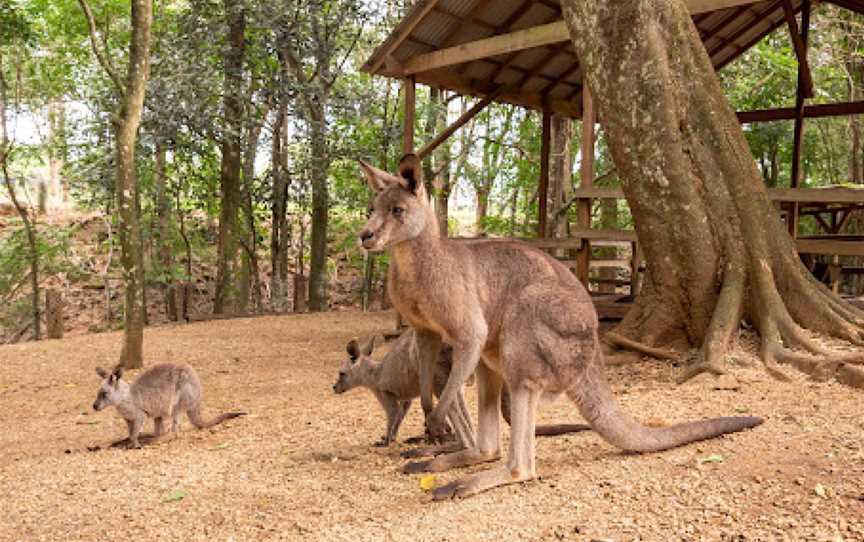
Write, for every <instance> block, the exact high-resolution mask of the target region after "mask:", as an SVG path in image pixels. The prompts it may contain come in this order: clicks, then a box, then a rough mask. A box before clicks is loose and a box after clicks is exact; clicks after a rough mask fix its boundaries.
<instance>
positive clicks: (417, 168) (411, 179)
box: [399, 154, 425, 195]
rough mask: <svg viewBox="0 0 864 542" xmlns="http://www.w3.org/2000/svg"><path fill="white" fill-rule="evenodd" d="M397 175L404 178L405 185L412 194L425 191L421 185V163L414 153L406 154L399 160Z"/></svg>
mask: <svg viewBox="0 0 864 542" xmlns="http://www.w3.org/2000/svg"><path fill="white" fill-rule="evenodd" d="M399 176H400V177H402V178H403V179H404V183H405V187H406V188H408V190H409V191H410V192H411V193H412V194H414V195H417V194H420V193H421V192H424V193H425V187H424V186H423V164H422V163H421V162H420V158H419V157H418V156H417V155H416V154H406V155H405V156H403V157H402V160H399Z"/></svg>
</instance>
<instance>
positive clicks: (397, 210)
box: [390, 207, 405, 218]
mask: <svg viewBox="0 0 864 542" xmlns="http://www.w3.org/2000/svg"><path fill="white" fill-rule="evenodd" d="M390 212H391V213H392V214H393V216H395V217H396V218H399V217H400V216H402V213H404V212H405V209H403V208H402V207H392V208H391V209H390Z"/></svg>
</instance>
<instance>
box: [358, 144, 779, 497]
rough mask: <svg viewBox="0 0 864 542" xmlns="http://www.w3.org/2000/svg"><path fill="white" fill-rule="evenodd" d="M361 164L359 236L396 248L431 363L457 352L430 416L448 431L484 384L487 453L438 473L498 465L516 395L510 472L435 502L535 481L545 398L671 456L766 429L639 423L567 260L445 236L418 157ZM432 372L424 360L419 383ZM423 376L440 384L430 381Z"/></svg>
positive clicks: (471, 480)
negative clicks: (457, 408)
mask: <svg viewBox="0 0 864 542" xmlns="http://www.w3.org/2000/svg"><path fill="white" fill-rule="evenodd" d="M361 166H362V168H363V170H364V173H365V174H366V178H367V181H368V183H369V185H370V187H371V188H372V189H373V190H375V191H376V192H377V196H376V198H375V203H374V211H373V214H372V215H371V217H370V218H369V220H368V222H367V223H366V226H365V228H364V230H363V231H362V232H361V234H360V239H361V242H362V244H363V246H364V247H365V248H366V249H368V250H384V249H387V250H389V251H390V254H391V264H390V271H389V277H388V281H387V284H388V288H389V293H390V298H391V300H392V301H393V304H394V305H395V307H396V308H397V309H398V310H399V312H400V313H401V314H402V315H403V316H404V317H405V318H406V319H407V321H408V322H409V323H410V324H411V325H412V326H413V327H414V328H415V329H416V333H417V342H418V349H419V351H420V352H421V353H422V354H423V356H424V358H425V357H427V356H428V357H431V356H432V355H437V353H438V350H439V349H440V346H441V343H442V341H443V342H446V343H447V344H449V345H451V346H452V347H453V367H452V371H451V374H450V379H449V381H448V383H447V386H446V387H445V389H444V392H443V393H442V394H441V398H440V401H439V403H438V404H437V405H435V407H434V409H432V410H431V413H430V414H429V416H428V417H427V426H428V429H429V431H430V432H431V433H433V434H437V433H439V432H441V430H442V427H443V420H444V413H445V412H447V410H448V409H449V408H450V406H451V404H452V402H453V401H454V399H455V397H456V394H457V392H458V390H459V389H461V387H462V384H463V383H464V382H465V380H466V379H467V378H468V376H469V375H470V374H471V373H472V372H474V371H475V370H476V374H477V377H478V396H479V401H478V403H479V418H478V421H479V434H478V439H477V440H478V446H477V448H476V449H474V450H466V451H463V452H457V453H454V454H449V455H444V456H440V457H437V458H435V459H434V460H432V461H428V462H425V463H423V464H422V467H423V468H424V469H427V470H434V471H440V470H446V469H449V468H453V467H458V466H465V465H472V464H477V463H481V462H486V461H493V460H497V459H498V458H499V457H500V454H501V451H500V447H501V445H500V435H499V423H500V422H499V418H500V415H499V404H500V397H501V389H502V386H503V384H504V382H505V381H506V383H507V384H508V386H509V390H510V393H511V419H512V431H511V445H510V450H509V453H508V457H507V463H506V465H504V466H501V467H498V468H493V469H490V470H487V471H484V472H480V473H478V474H475V475H474V476H471V477H468V478H466V479H464V480H460V481H457V482H454V483H452V484H448V485H447V486H444V487H442V488H439V489H438V490H436V492H435V497H436V498H451V497H453V496H468V495H472V494H475V493H477V492H480V491H484V490H486V489H489V488H492V487H495V486H499V485H502V484H507V483H512V482H516V481H521V480H528V479H533V478H534V477H535V476H536V472H535V459H534V429H535V416H536V409H537V406H538V404H539V401H540V399H541V397H542V396H544V395H553V396H554V395H559V394H562V393H564V394H567V395H568V396H569V397H570V398H571V399H572V400H573V401H574V402H575V403H576V404H577V406H578V407H579V410H580V412H581V413H582V416H583V417H584V418H585V419H586V420H587V421H588V422H589V423H590V424H591V426H592V427H593V428H594V429H595V430H596V431H597V432H598V433H599V434H600V435H601V436H602V437H603V438H605V439H606V440H608V441H609V442H611V443H612V444H614V445H616V446H618V447H620V448H623V449H625V450H631V451H642V452H645V451H657V450H664V449H667V448H672V447H675V446H680V445H682V444H686V443H688V442H693V441H696V440H701V439H706V438H711V437H715V436H717V435H721V434H724V433H729V432H732V431H739V430H741V429H744V428H748V427H753V426H755V425H758V424H759V423H761V422H762V420H761V419H759V418H750V417H741V418H716V419H710V420H703V421H699V422H690V423H685V424H680V425H673V426H670V427H665V428H650V427H646V426H644V425H641V424H639V423H637V422H635V421H634V420H633V419H632V418H630V417H629V416H628V415H627V414H625V413H624V412H623V411H622V410H621V409H620V407H619V406H618V404H617V402H616V401H615V398H614V396H613V395H612V392H611V390H610V388H609V386H608V384H607V383H606V381H605V379H604V377H603V372H602V361H603V360H602V351H601V349H600V344H599V341H598V321H597V313H596V311H595V310H594V306H593V304H592V302H591V298H590V297H589V295H588V293H587V292H586V291H585V289H584V288H583V286H582V284H581V283H580V282H579V281H578V280H577V279H576V278H575V277H574V276H573V274H572V273H571V272H570V271H569V270H568V269H567V268H566V267H565V266H564V265H563V264H561V263H560V262H558V261H557V260H555V259H554V258H552V257H551V256H549V255H547V254H545V253H544V252H542V251H540V250H537V249H534V248H532V247H530V246H527V245H524V244H521V243H515V242H506V241H494V240H490V241H477V242H472V243H460V242H456V241H451V240H448V239H445V238H441V236H440V233H439V230H438V225H437V222H436V220H435V215H434V213H433V210H432V208H431V206H430V204H429V202H428V198H427V196H426V193H425V189H424V185H423V182H422V172H421V167H420V161H419V160H418V159H417V157H416V156H414V155H408V156H406V157H405V158H403V160H402V162H401V163H400V166H399V170H400V174H399V175H398V176H397V175H391V174H388V173H386V172H383V171H381V170H379V169H377V168H374V167H372V166H370V165H368V164H365V163H362V162H361ZM481 359H482V363H481ZM424 366H427V363H426V362H425V361H424V363H421V377H422V376H424V375H423V374H422V372H423V371H422V369H423V367H424ZM426 372H428V370H427V371H426ZM423 380H424V382H423V385H424V386H429V385H430V384H429V381H430V377H429V376H428V375H426V376H425V377H424V378H423Z"/></svg>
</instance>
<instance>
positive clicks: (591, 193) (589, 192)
mask: <svg viewBox="0 0 864 542" xmlns="http://www.w3.org/2000/svg"><path fill="white" fill-rule="evenodd" d="M573 197H575V198H592V199H624V191H623V190H621V189H620V188H582V187H579V188H577V189H575V190H573ZM768 198H769V199H770V200H772V201H780V202H789V201H797V202H798V203H864V187H862V188H849V187H843V186H837V187H831V188H769V189H768Z"/></svg>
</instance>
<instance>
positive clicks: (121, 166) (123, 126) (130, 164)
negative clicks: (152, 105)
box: [114, 0, 153, 369]
mask: <svg viewBox="0 0 864 542" xmlns="http://www.w3.org/2000/svg"><path fill="white" fill-rule="evenodd" d="M152 22H153V4H152V0H134V1H133V2H132V38H131V40H130V43H129V71H128V73H127V75H126V86H125V90H124V92H123V98H122V102H121V108H120V114H119V115H118V117H117V120H116V122H115V123H114V133H115V145H116V153H117V156H116V160H117V209H118V214H119V218H120V222H119V225H118V226H119V227H118V232H117V233H118V237H119V239H120V249H121V250H120V263H121V265H122V266H123V282H124V285H125V288H126V292H125V294H126V299H125V301H126V303H125V322H124V327H123V350H122V352H121V354H120V363H121V364H122V365H123V366H124V367H126V368H127V369H133V368H137V367H142V366H143V365H144V357H143V349H144V310H145V307H144V303H143V290H144V254H143V246H142V245H143V243H142V240H141V221H140V216H139V214H138V203H137V198H138V179H137V176H136V174H135V145H136V141H137V139H138V126H139V125H140V124H141V112H142V110H143V109H144V95H145V92H146V90H147V77H148V75H149V72H150V26H151V23H152Z"/></svg>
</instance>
